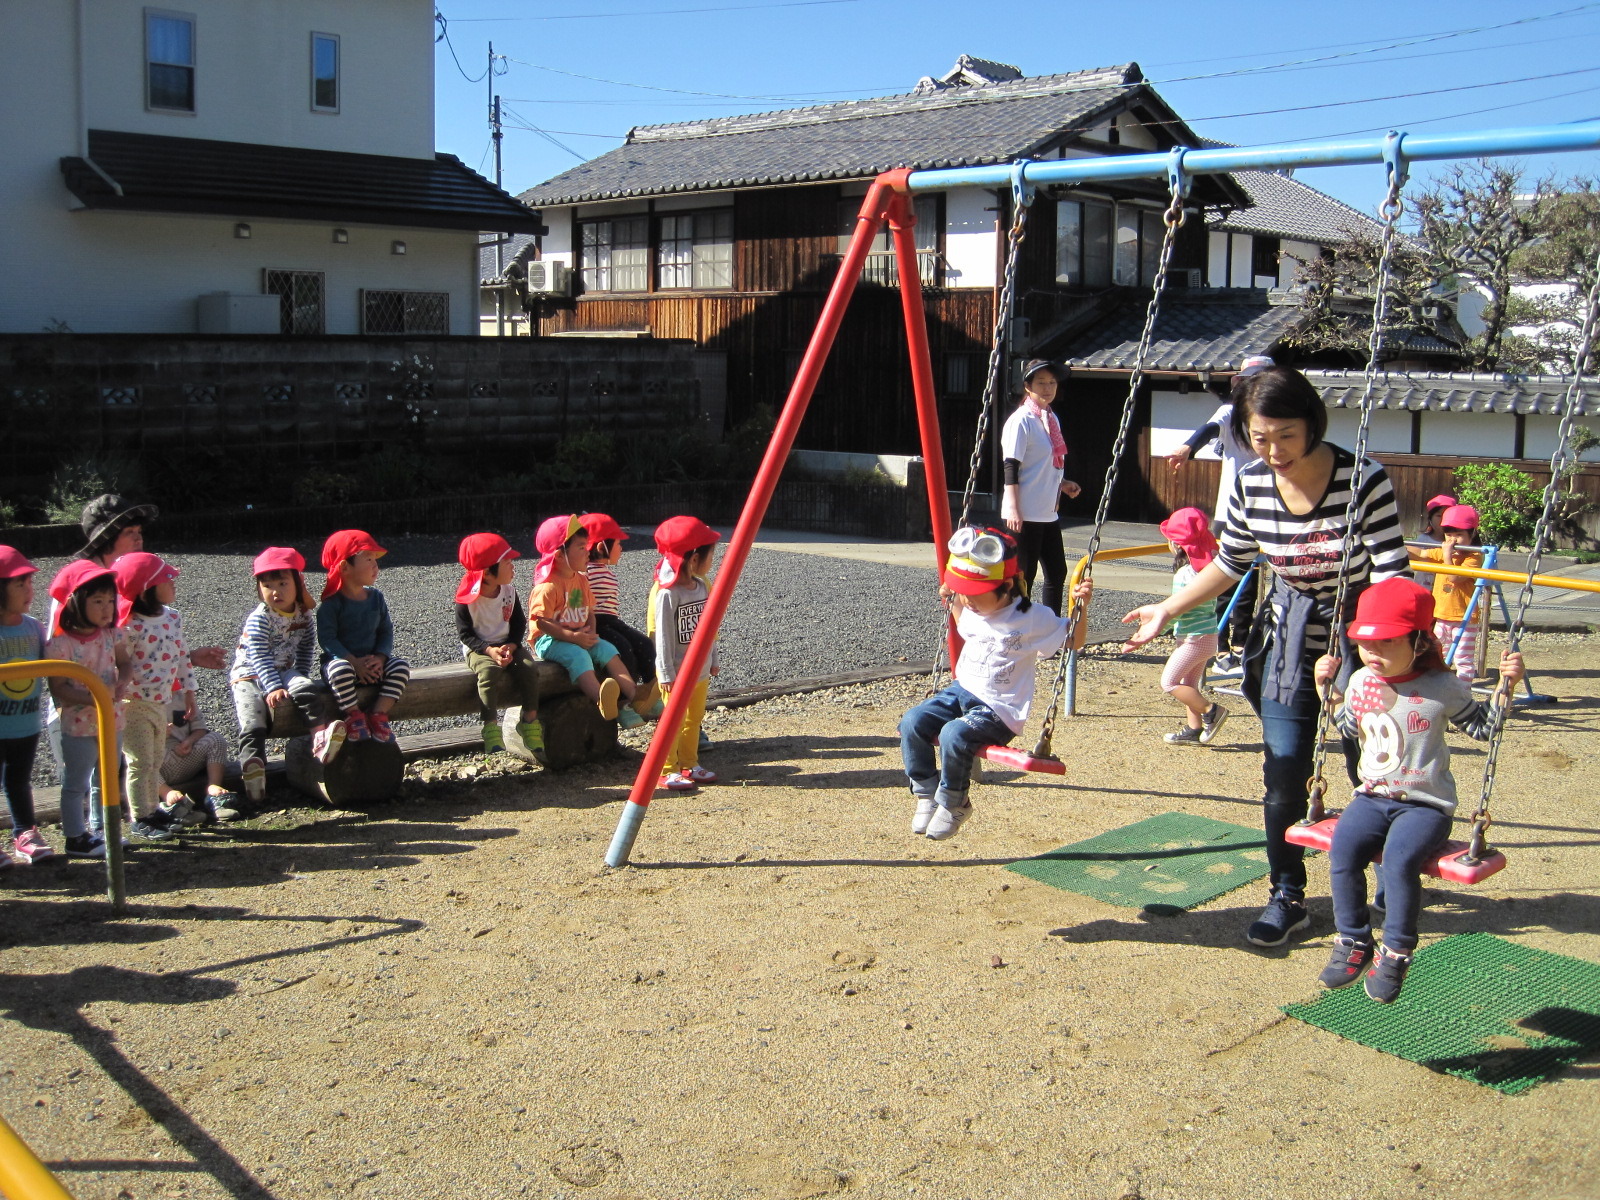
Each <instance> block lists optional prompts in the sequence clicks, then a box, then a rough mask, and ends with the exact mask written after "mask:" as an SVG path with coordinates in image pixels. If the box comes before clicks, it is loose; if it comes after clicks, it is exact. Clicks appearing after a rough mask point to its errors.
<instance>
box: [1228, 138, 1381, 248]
mask: <svg viewBox="0 0 1600 1200" xmlns="http://www.w3.org/2000/svg"><path fill="white" fill-rule="evenodd" d="M1232 144H1233V143H1231V142H1218V141H1213V140H1212V139H1210V138H1205V139H1203V140H1202V145H1203V146H1205V147H1206V148H1207V149H1212V148H1217V147H1224V146H1227V147H1231V146H1232ZM1233 178H1234V181H1235V182H1236V183H1238V184H1239V186H1240V187H1242V188H1243V189H1244V190H1245V192H1246V194H1248V195H1249V197H1250V206H1249V207H1248V208H1241V209H1236V210H1235V211H1234V212H1231V213H1228V214H1225V215H1224V216H1222V217H1221V218H1220V219H1218V220H1216V221H1215V222H1214V223H1213V224H1212V225H1211V228H1212V229H1216V230H1220V231H1222V232H1225V233H1254V234H1265V235H1266V236H1268V237H1283V238H1293V239H1295V240H1296V241H1302V242H1315V243H1317V244H1318V245H1319V246H1329V245H1333V244H1334V243H1336V242H1342V241H1344V240H1346V238H1347V236H1348V234H1347V232H1346V231H1347V230H1356V231H1359V232H1365V233H1368V234H1370V235H1372V236H1373V237H1377V236H1379V235H1380V234H1381V233H1382V231H1383V227H1382V226H1381V225H1379V224H1378V222H1377V221H1376V220H1374V219H1373V218H1372V217H1369V216H1368V215H1367V214H1366V213H1364V212H1362V211H1361V210H1360V209H1359V208H1352V207H1351V206H1350V205H1348V204H1346V203H1345V202H1344V201H1342V200H1335V199H1334V198H1333V197H1332V196H1330V195H1328V194H1327V193H1326V192H1319V191H1318V190H1317V189H1316V188H1314V187H1312V186H1310V185H1309V184H1305V183H1301V182H1300V181H1299V180H1298V179H1295V178H1294V177H1292V176H1289V175H1281V174H1279V173H1278V172H1276V171H1234V172H1233Z"/></svg>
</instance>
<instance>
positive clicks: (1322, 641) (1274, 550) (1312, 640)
mask: <svg viewBox="0 0 1600 1200" xmlns="http://www.w3.org/2000/svg"><path fill="white" fill-rule="evenodd" d="M1248 386H1249V390H1248V392H1247V393H1246V394H1245V395H1244V396H1243V397H1241V399H1240V401H1239V403H1238V404H1237V405H1236V406H1235V409H1234V417H1233V420H1234V422H1235V431H1236V432H1237V433H1238V435H1239V436H1240V440H1241V441H1244V442H1245V443H1246V444H1248V445H1249V446H1250V448H1251V450H1253V451H1254V452H1255V454H1256V455H1258V456H1259V457H1258V458H1257V459H1256V461H1254V462H1251V463H1249V464H1248V465H1246V466H1245V467H1243V468H1241V469H1240V472H1239V476H1238V478H1237V479H1236V480H1235V482H1234V487H1233V494H1232V495H1231V496H1230V497H1229V499H1228V505H1227V513H1226V517H1225V520H1224V524H1223V529H1222V533H1221V538H1220V542H1221V545H1220V549H1219V552H1218V554H1217V557H1216V558H1215V559H1214V560H1212V562H1211V563H1210V564H1208V565H1207V566H1206V568H1205V570H1203V571H1201V572H1200V573H1199V575H1198V576H1197V577H1196V579H1195V581H1194V583H1192V584H1190V585H1189V587H1187V588H1185V589H1184V590H1183V591H1181V592H1179V593H1177V594H1176V595H1174V596H1171V597H1169V598H1168V599H1166V600H1163V601H1161V602H1160V603H1158V604H1147V605H1145V606H1144V607H1142V608H1138V609H1135V610H1134V611H1133V612H1131V613H1129V614H1128V615H1127V616H1126V617H1124V618H1123V620H1124V622H1127V623H1132V622H1135V621H1137V622H1138V623H1139V628H1138V630H1137V632H1135V633H1134V634H1133V636H1132V637H1130V638H1129V639H1128V642H1127V644H1126V645H1125V646H1124V647H1123V649H1124V650H1125V651H1126V650H1132V649H1134V648H1136V647H1138V646H1142V645H1144V644H1145V643H1147V642H1149V641H1150V640H1151V639H1153V638H1154V637H1155V636H1156V635H1157V634H1158V633H1160V632H1161V628H1162V626H1163V625H1165V624H1166V623H1167V622H1168V621H1170V620H1171V619H1172V618H1173V617H1175V616H1177V615H1178V614H1179V613H1183V612H1187V611H1188V610H1189V609H1191V608H1194V607H1196V606H1198V605H1201V604H1204V603H1206V602H1207V601H1210V600H1212V599H1214V598H1215V597H1217V596H1219V595H1221V594H1222V593H1223V592H1224V591H1226V590H1227V589H1228V588H1230V587H1232V586H1233V585H1234V584H1235V583H1236V582H1237V581H1238V580H1239V579H1240V578H1241V577H1243V575H1244V573H1245V571H1246V570H1248V569H1249V567H1250V564H1251V563H1252V562H1253V561H1254V560H1255V557H1256V555H1257V554H1258V553H1259V554H1260V555H1261V556H1262V557H1263V558H1264V559H1265V561H1266V565H1267V567H1268V568H1269V569H1270V571H1269V579H1270V590H1269V594H1268V597H1267V602H1266V609H1265V612H1264V613H1263V616H1262V618H1261V619H1260V620H1257V621H1256V622H1255V623H1254V624H1253V625H1252V626H1251V631H1250V637H1249V640H1248V641H1247V642H1246V644H1245V652H1244V656H1245V678H1244V689H1243V690H1244V694H1245V698H1246V699H1248V700H1249V701H1250V704H1251V706H1252V707H1253V708H1254V709H1255V711H1256V715H1257V716H1258V717H1260V718H1261V735H1262V742H1263V744H1264V747H1265V760H1264V762H1263V764H1262V779H1263V782H1264V784H1265V790H1266V795H1265V800H1264V812H1263V819H1264V823H1265V826H1266V835H1267V861H1268V865H1269V869H1270V877H1271V888H1272V894H1271V898H1270V900H1269V901H1268V904H1267V907H1266V909H1265V910H1264V911H1263V912H1262V914H1261V916H1260V918H1259V919H1258V920H1256V921H1255V922H1254V923H1253V924H1252V925H1251V926H1250V928H1249V930H1248V931H1247V933H1246V937H1247V938H1248V940H1249V941H1251V942H1253V943H1254V944H1255V945H1258V946H1278V945H1282V944H1283V943H1284V942H1285V941H1287V940H1288V937H1289V935H1290V934H1291V933H1293V932H1295V931H1296V930H1298V929H1303V928H1305V927H1306V926H1307V925H1309V924H1310V920H1311V919H1310V917H1309V915H1308V914H1307V913H1306V908H1305V887H1306V870H1305V851H1304V850H1303V849H1302V848H1301V847H1299V846H1296V845H1293V844H1291V843H1289V842H1287V841H1285V840H1284V833H1285V831H1286V830H1288V828H1289V827H1290V826H1291V825H1293V824H1294V823H1295V822H1297V821H1299V820H1300V819H1301V818H1303V817H1304V816H1305V814H1306V807H1307V795H1306V783H1307V780H1308V778H1309V777H1310V774H1311V764H1312V754H1313V750H1314V747H1315V740H1316V734H1317V724H1318V707H1319V703H1320V701H1319V697H1318V694H1317V689H1316V684H1315V682H1314V680H1313V678H1312V665H1313V664H1314V663H1315V662H1316V660H1317V658H1318V656H1320V655H1321V654H1323V653H1324V652H1326V651H1327V650H1328V648H1329V643H1330V631H1331V630H1334V629H1342V628H1343V625H1344V623H1345V622H1346V621H1347V620H1348V619H1349V617H1350V613H1351V612H1353V610H1354V606H1355V598H1356V596H1357V595H1358V594H1359V593H1360V592H1361V591H1362V589H1364V588H1365V587H1366V586H1367V584H1368V583H1372V582H1376V581H1377V580H1380V579H1388V578H1390V577H1392V576H1396V575H1403V574H1405V573H1406V570H1407V559H1406V548H1405V544H1404V542H1403V541H1402V540H1401V537H1400V519H1399V515H1398V513H1397V512H1396V510H1395V503H1394V491H1393V489H1392V488H1391V487H1390V486H1389V477H1388V476H1387V475H1386V474H1384V471H1383V468H1382V467H1381V466H1379V465H1378V464H1377V463H1375V462H1372V461H1370V460H1368V462H1367V463H1366V464H1365V466H1364V468H1363V471H1362V480H1361V486H1360V491H1359V493H1358V495H1357V498H1356V505H1355V512H1354V521H1353V523H1351V524H1348V525H1347V523H1346V511H1347V508H1348V506H1349V503H1350V487H1351V481H1352V477H1353V475H1354V473H1355V466H1356V462H1355V456H1354V455H1353V454H1351V453H1350V452H1349V451H1348V450H1345V449H1344V448H1343V447H1340V446H1335V445H1333V444H1331V443H1329V442H1325V441H1323V440H1322V439H1323V434H1324V433H1325V432H1326V431H1327V427H1328V413H1327V409H1326V408H1325V407H1324V406H1323V403H1322V397H1321V396H1320V395H1318V393H1317V390H1316V388H1314V387H1312V386H1311V384H1310V382H1309V381H1307V379H1306V377H1305V376H1304V375H1301V374H1300V373H1299V372H1298V371H1295V370H1291V369H1290V368H1287V367H1273V368H1271V369H1270V370H1267V371H1263V372H1262V373H1261V374H1259V375H1257V376H1255V377H1254V378H1252V379H1251V380H1250V382H1249V385H1248ZM1347 545H1348V553H1349V559H1350V564H1349V575H1350V594H1349V597H1348V599H1347V603H1346V612H1345V613H1344V614H1343V616H1342V617H1338V618H1336V615H1335V613H1334V611H1333V606H1334V602H1335V597H1336V594H1337V592H1338V587H1339V569H1340V563H1341V561H1342V560H1343V558H1344V556H1345V554H1346V550H1347ZM1343 659H1344V661H1345V662H1346V663H1350V664H1354V662H1355V656H1354V655H1353V654H1351V653H1350V652H1349V651H1348V649H1347V650H1345V651H1344V652H1343ZM1352 752H1353V747H1352V746H1350V745H1348V744H1347V745H1346V757H1347V760H1348V759H1349V757H1350V755H1351V753H1352Z"/></svg>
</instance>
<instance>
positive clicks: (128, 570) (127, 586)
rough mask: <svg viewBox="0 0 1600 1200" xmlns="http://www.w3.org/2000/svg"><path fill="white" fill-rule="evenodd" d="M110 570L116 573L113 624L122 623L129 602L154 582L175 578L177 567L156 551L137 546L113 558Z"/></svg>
mask: <svg viewBox="0 0 1600 1200" xmlns="http://www.w3.org/2000/svg"><path fill="white" fill-rule="evenodd" d="M111 573H112V574H113V575H115V576H116V577H117V596H118V600H117V624H118V625H126V624H127V623H128V617H129V616H130V615H132V613H133V602H134V601H135V600H137V599H138V598H139V597H140V596H142V595H144V593H145V592H146V591H147V590H148V589H150V588H153V587H155V586H156V584H158V583H165V582H166V581H167V580H169V579H176V578H177V577H178V568H177V567H175V566H173V565H172V564H171V563H169V562H167V561H166V559H164V558H162V557H161V556H160V555H159V554H151V553H150V552H149V551H147V550H139V551H136V552H134V553H133V554H124V555H123V556H122V557H121V558H119V559H117V561H116V565H115V566H113V567H112V568H111Z"/></svg>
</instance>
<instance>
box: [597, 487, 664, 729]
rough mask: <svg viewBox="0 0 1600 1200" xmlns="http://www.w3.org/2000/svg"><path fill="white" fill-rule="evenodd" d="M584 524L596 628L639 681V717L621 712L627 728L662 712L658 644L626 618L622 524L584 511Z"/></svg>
mask: <svg viewBox="0 0 1600 1200" xmlns="http://www.w3.org/2000/svg"><path fill="white" fill-rule="evenodd" d="M583 528H584V529H585V530H586V531H587V532H588V534H589V567H588V571H587V574H588V576H589V590H590V591H591V592H593V593H594V621H595V629H594V631H595V632H596V633H598V634H599V635H600V636H601V637H603V638H605V640H606V641H608V642H610V643H611V644H612V645H613V646H615V647H616V648H617V654H618V655H620V656H621V658H622V665H623V666H625V667H627V668H628V674H629V675H630V676H632V677H633V679H634V680H635V681H636V682H637V683H638V685H639V686H638V689H637V691H636V692H635V693H634V697H633V704H632V705H630V706H629V707H631V708H632V710H633V711H634V712H635V713H636V714H638V717H639V720H637V721H635V720H633V719H631V718H630V717H629V716H628V714H627V713H620V714H618V720H619V723H620V724H621V725H622V727H623V728H624V729H632V728H633V727H634V726H636V725H639V724H642V723H643V722H644V720H645V719H646V718H647V717H659V716H660V715H661V698H660V693H661V689H660V688H659V687H658V686H657V684H656V644H655V642H654V641H652V640H651V637H650V635H649V634H648V633H640V632H639V631H638V630H637V629H635V628H634V627H633V626H632V625H629V624H628V623H627V622H626V621H624V620H623V619H622V588H621V586H620V585H619V584H618V583H617V573H616V571H615V569H614V568H615V567H616V565H617V563H618V561H620V560H621V558H622V543H623V541H624V540H625V539H626V538H627V536H628V535H627V534H626V533H625V532H623V529H622V526H621V525H618V524H617V522H616V521H615V520H614V519H613V518H612V517H609V516H607V515H606V514H605V513H584V514H583Z"/></svg>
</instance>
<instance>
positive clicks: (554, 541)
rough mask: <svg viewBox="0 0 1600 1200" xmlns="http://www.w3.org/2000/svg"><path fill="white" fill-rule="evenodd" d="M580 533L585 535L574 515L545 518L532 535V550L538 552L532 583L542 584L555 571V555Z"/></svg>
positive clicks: (577, 517)
mask: <svg viewBox="0 0 1600 1200" xmlns="http://www.w3.org/2000/svg"><path fill="white" fill-rule="evenodd" d="M580 533H583V534H587V531H586V530H585V529H584V527H583V520H582V518H580V517H579V516H577V514H575V513H568V514H567V515H566V516H563V517H546V518H545V519H544V520H543V521H541V522H540V523H539V528H538V529H537V530H536V531H535V532H534V535H533V548H534V549H535V550H537V551H538V552H539V561H538V562H537V563H535V564H534V568H533V581H534V582H535V583H543V582H544V581H545V580H546V579H549V578H550V575H551V573H552V572H554V571H555V569H556V555H558V554H560V553H561V551H562V550H563V549H564V548H565V547H566V544H567V543H568V542H570V541H571V540H572V539H573V538H575V537H577V536H578V535H579V534H580Z"/></svg>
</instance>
